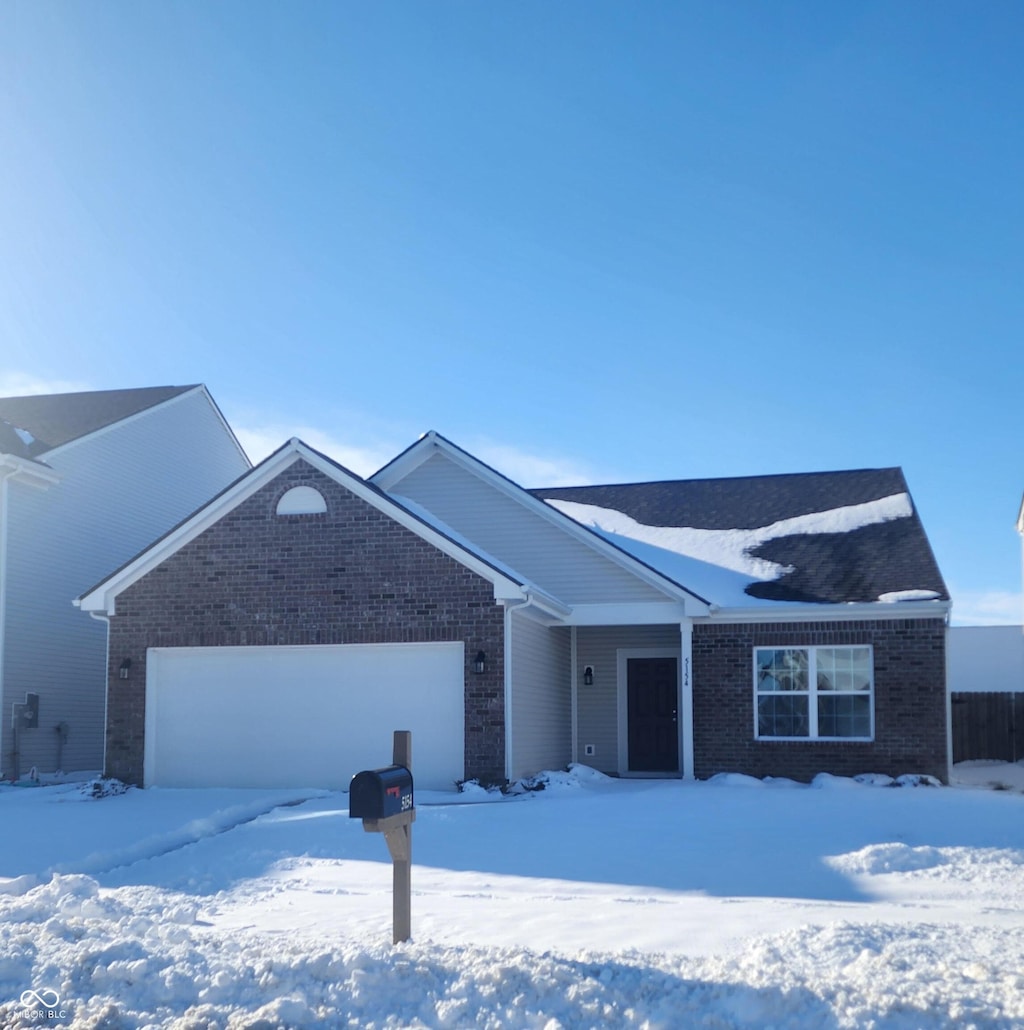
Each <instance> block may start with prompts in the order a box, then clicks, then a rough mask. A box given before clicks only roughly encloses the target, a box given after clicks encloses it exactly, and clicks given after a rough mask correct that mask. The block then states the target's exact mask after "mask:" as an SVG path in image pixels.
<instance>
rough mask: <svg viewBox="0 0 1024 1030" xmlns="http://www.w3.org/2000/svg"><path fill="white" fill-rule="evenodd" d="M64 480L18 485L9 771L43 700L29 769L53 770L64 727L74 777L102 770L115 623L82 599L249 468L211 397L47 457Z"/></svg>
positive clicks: (10, 619)
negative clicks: (95, 614)
mask: <svg viewBox="0 0 1024 1030" xmlns="http://www.w3.org/2000/svg"><path fill="white" fill-rule="evenodd" d="M45 458H46V461H47V462H48V463H49V464H50V465H52V466H53V468H54V469H55V470H56V471H57V472H58V473H60V475H61V477H62V478H61V482H60V483H58V484H56V485H55V486H51V487H50V488H49V489H48V490H45V491H40V490H34V489H31V488H29V487H26V486H24V485H23V484H14V483H12V484H11V485H10V498H9V502H10V503H9V506H8V549H7V597H8V602H7V626H6V632H5V634H4V652H5V653H4V655H3V699H2V712H3V722H2V725H3V737H2V743H3V770H4V772H5V773H8V772H9V771H10V770H11V768H12V755H11V748H12V743H13V741H12V737H11V730H10V710H11V703H12V702H14V701H21V700H23V699H24V696H25V693H26V691H31V692H33V693H38V694H39V696H40V710H39V716H40V718H39V728H38V729H35V730H27V731H25V732H24V733H23V734H22V741H21V748H20V750H21V758H20V762H19V764H20V768H21V772H22V774H25V773H27V772H28V770H29V769H30V768H31V767H32V766H37V767H38V768H39V770H40V772H51V771H53V769H54V768H55V767H56V762H57V734H56V733H55V727H56V726H57V724H58V723H61V722H66V723H67V724H68V727H69V736H68V741H67V744H66V746H65V748H64V756H63V763H62V764H63V766H64V769H65V771H68V772H70V771H77V770H88V769H99V768H100V767H101V764H102V759H103V719H104V702H105V695H106V669H105V650H106V632H105V626H104V625H103V624H102V623H101V622H98V621H96V620H95V619H92V618H90V617H89V616H88V615H86V614H85V613H83V612H80V611H79V610H78V609H77V608H75V607H74V606H73V605H72V600H73V599H74V598H75V597H77V596H78V595H79V594H81V593H83V592H84V591H85V590H86V589H87V588H89V587H91V586H93V585H94V584H95V583H96V582H97V581H99V580H100V579H102V578H103V577H104V576H106V575H107V574H109V573H111V572H113V571H114V570H115V569H116V568H118V566H120V565H121V564H123V563H124V562H125V561H127V560H128V559H129V558H131V557H133V556H134V555H135V554H136V553H138V552H139V551H141V550H142V549H143V548H144V547H146V546H148V545H149V544H150V543H152V542H153V541H154V540H155V539H156V538H157V537H159V536H161V535H162V534H163V533H164V532H166V531H167V530H168V529H170V528H171V527H172V526H173V525H175V524H176V523H177V522H179V521H180V520H181V519H183V518H184V517H185V516H186V515H188V514H190V513H191V512H192V511H194V510H195V509H196V508H198V507H199V506H200V505H202V504H203V503H205V502H206V501H208V500H209V499H210V498H211V497H212V496H213V495H214V494H216V493H217V492H218V491H220V490H221V489H223V488H224V487H225V486H226V485H227V484H228V483H230V482H231V481H232V480H234V479H235V478H237V477H238V476H239V475H241V474H242V473H243V472H245V471H246V469H247V468H248V463H247V462H246V461H245V459H244V457H243V456H242V454H241V453H240V452H239V450H238V448H237V446H236V444H235V443H234V441H233V440H232V438H231V437H230V435H229V433H228V432H227V430H226V429H225V428H224V425H223V422H222V421H221V419H220V416H219V415H218V413H217V412H216V410H215V409H214V408H213V407H212V405H211V404H210V402H209V400H208V399H207V397H206V395H205V394H204V392H203V391H202V390H197V391H193V392H191V393H188V394H184V395H182V396H180V397H177V398H174V399H173V400H171V401H169V402H167V403H166V404H164V405H160V406H157V407H156V408H153V409H151V410H149V411H147V412H143V413H142V414H141V415H138V416H135V417H133V418H131V419H128V420H125V421H124V422H123V423H120V424H118V425H116V426H113V427H111V428H110V429H107V430H102V431H100V432H97V433H94V434H92V435H90V436H89V437H85V438H83V439H81V440H78V441H75V442H73V443H70V444H67V445H65V446H64V447H61V448H58V449H57V450H55V451H54V452H53V453H52V454H48V455H46V456H45Z"/></svg>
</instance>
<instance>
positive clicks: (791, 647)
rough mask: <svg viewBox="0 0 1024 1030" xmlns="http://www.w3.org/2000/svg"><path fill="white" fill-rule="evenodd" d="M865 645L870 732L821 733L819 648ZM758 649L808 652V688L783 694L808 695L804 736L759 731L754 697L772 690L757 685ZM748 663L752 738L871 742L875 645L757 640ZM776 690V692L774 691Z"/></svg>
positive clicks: (836, 692) (845, 692) (833, 693)
mask: <svg viewBox="0 0 1024 1030" xmlns="http://www.w3.org/2000/svg"><path fill="white" fill-rule="evenodd" d="M855 647H857V648H864V647H866V648H867V649H868V653H869V656H870V659H871V689H870V690H869V691H868V714H869V717H870V720H871V734H870V736H867V737H822V736H819V735H818V694H819V690H818V651H837V650H842V649H844V648H846V649H852V648H855ZM758 651H806V652H807V690H806V691H804V690H787V691H783V692H782V693H783V694H784V695H788V696H790V697H806V698H807V736H806V737H780V736H774V735H771V734H764V735H762V734H761V732H760V728H759V722H760V720H759V719H758V715H757V712H758V708H757V700H758V698H759V697H761V696H762V695H766V694H769V693H773V692H772V691H767V690H766V691H760V690H758V689H757V652H758ZM750 658H751V665H752V668H753V680H754V739H755V740H769V741H785V742H793V741H802V742H803V743H807V742H808V741H815V742H818V741H824V742H826V743H843V744H846V743H856V744H864V743H870V742H872V741H874V739H875V649H874V647H873V646H872V645H871V644H759V645H758V646H756V647H755V648H754V649H753V651H752V652H751V656H750ZM776 693H777V692H776ZM820 693H822V694H828V695H829V696H833V697H835V696H839V695H842V696H846V695H850V696H862V695H863V691H852V690H823V691H820Z"/></svg>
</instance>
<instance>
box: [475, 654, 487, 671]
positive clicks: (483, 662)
mask: <svg viewBox="0 0 1024 1030" xmlns="http://www.w3.org/2000/svg"><path fill="white" fill-rule="evenodd" d="M473 671H474V672H475V673H476V674H477V675H478V676H482V675H483V674H484V672H486V671H487V655H485V654H484V653H483V651H477V653H476V658H474V659H473Z"/></svg>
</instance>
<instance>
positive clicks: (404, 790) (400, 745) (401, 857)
mask: <svg viewBox="0 0 1024 1030" xmlns="http://www.w3.org/2000/svg"><path fill="white" fill-rule="evenodd" d="M348 797H349V804H348V814H349V816H350V817H352V818H355V819H362V820H363V829H364V830H365V831H366V832H367V833H383V834H384V840H385V841H386V842H387V845H388V851H389V852H390V853H391V868H392V893H393V901H392V904H393V911H394V916H393V924H394V927H393V928H394V934H393V936H394V943H395V944H398V942H399V941H407V940H408V939H409V938H410V937H411V936H412V824H413V823H414V822H415V821H416V805H415V799H414V795H413V782H412V734H411V733H410V732H409V731H408V730H395V742H394V752H393V764H392V765H390V766H387V767H386V768H383V769H367V770H366V771H365V772H361V773H356V775H355V776H353V777H352V783H351V784H350V786H349V795H348Z"/></svg>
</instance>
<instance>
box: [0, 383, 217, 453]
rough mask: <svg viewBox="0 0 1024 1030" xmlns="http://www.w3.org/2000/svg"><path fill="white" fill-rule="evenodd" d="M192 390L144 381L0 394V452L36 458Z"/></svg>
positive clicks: (196, 387) (199, 387) (193, 388)
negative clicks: (128, 386)
mask: <svg viewBox="0 0 1024 1030" xmlns="http://www.w3.org/2000/svg"><path fill="white" fill-rule="evenodd" d="M196 389H202V387H201V386H199V385H198V384H193V385H191V386H147V387H141V388H139V389H134V390H90V391H86V392H83V393H51V394H34V395H31V396H27V397H0V453H4V454H14V455H16V456H18V457H22V458H37V457H38V456H39V455H41V454H45V453H46V452H47V451H51V450H53V449H54V448H55V447H60V446H62V445H63V444H66V443H70V442H71V441H72V440H78V439H80V438H81V437H83V436H88V435H89V434H90V433H94V432H96V431H97V430H99V429H105V428H106V427H107V426H111V425H114V424H115V423H116V422H121V421H123V420H124V419H126V418H130V417H131V416H132V415H137V414H139V413H140V412H142V411H145V410H146V409H147V408H152V407H154V406H155V405H157V404H162V403H163V402H164V401H168V400H171V399H172V398H173V397H178V396H180V395H181V394H183V393H188V392H189V391H190V390H196Z"/></svg>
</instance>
